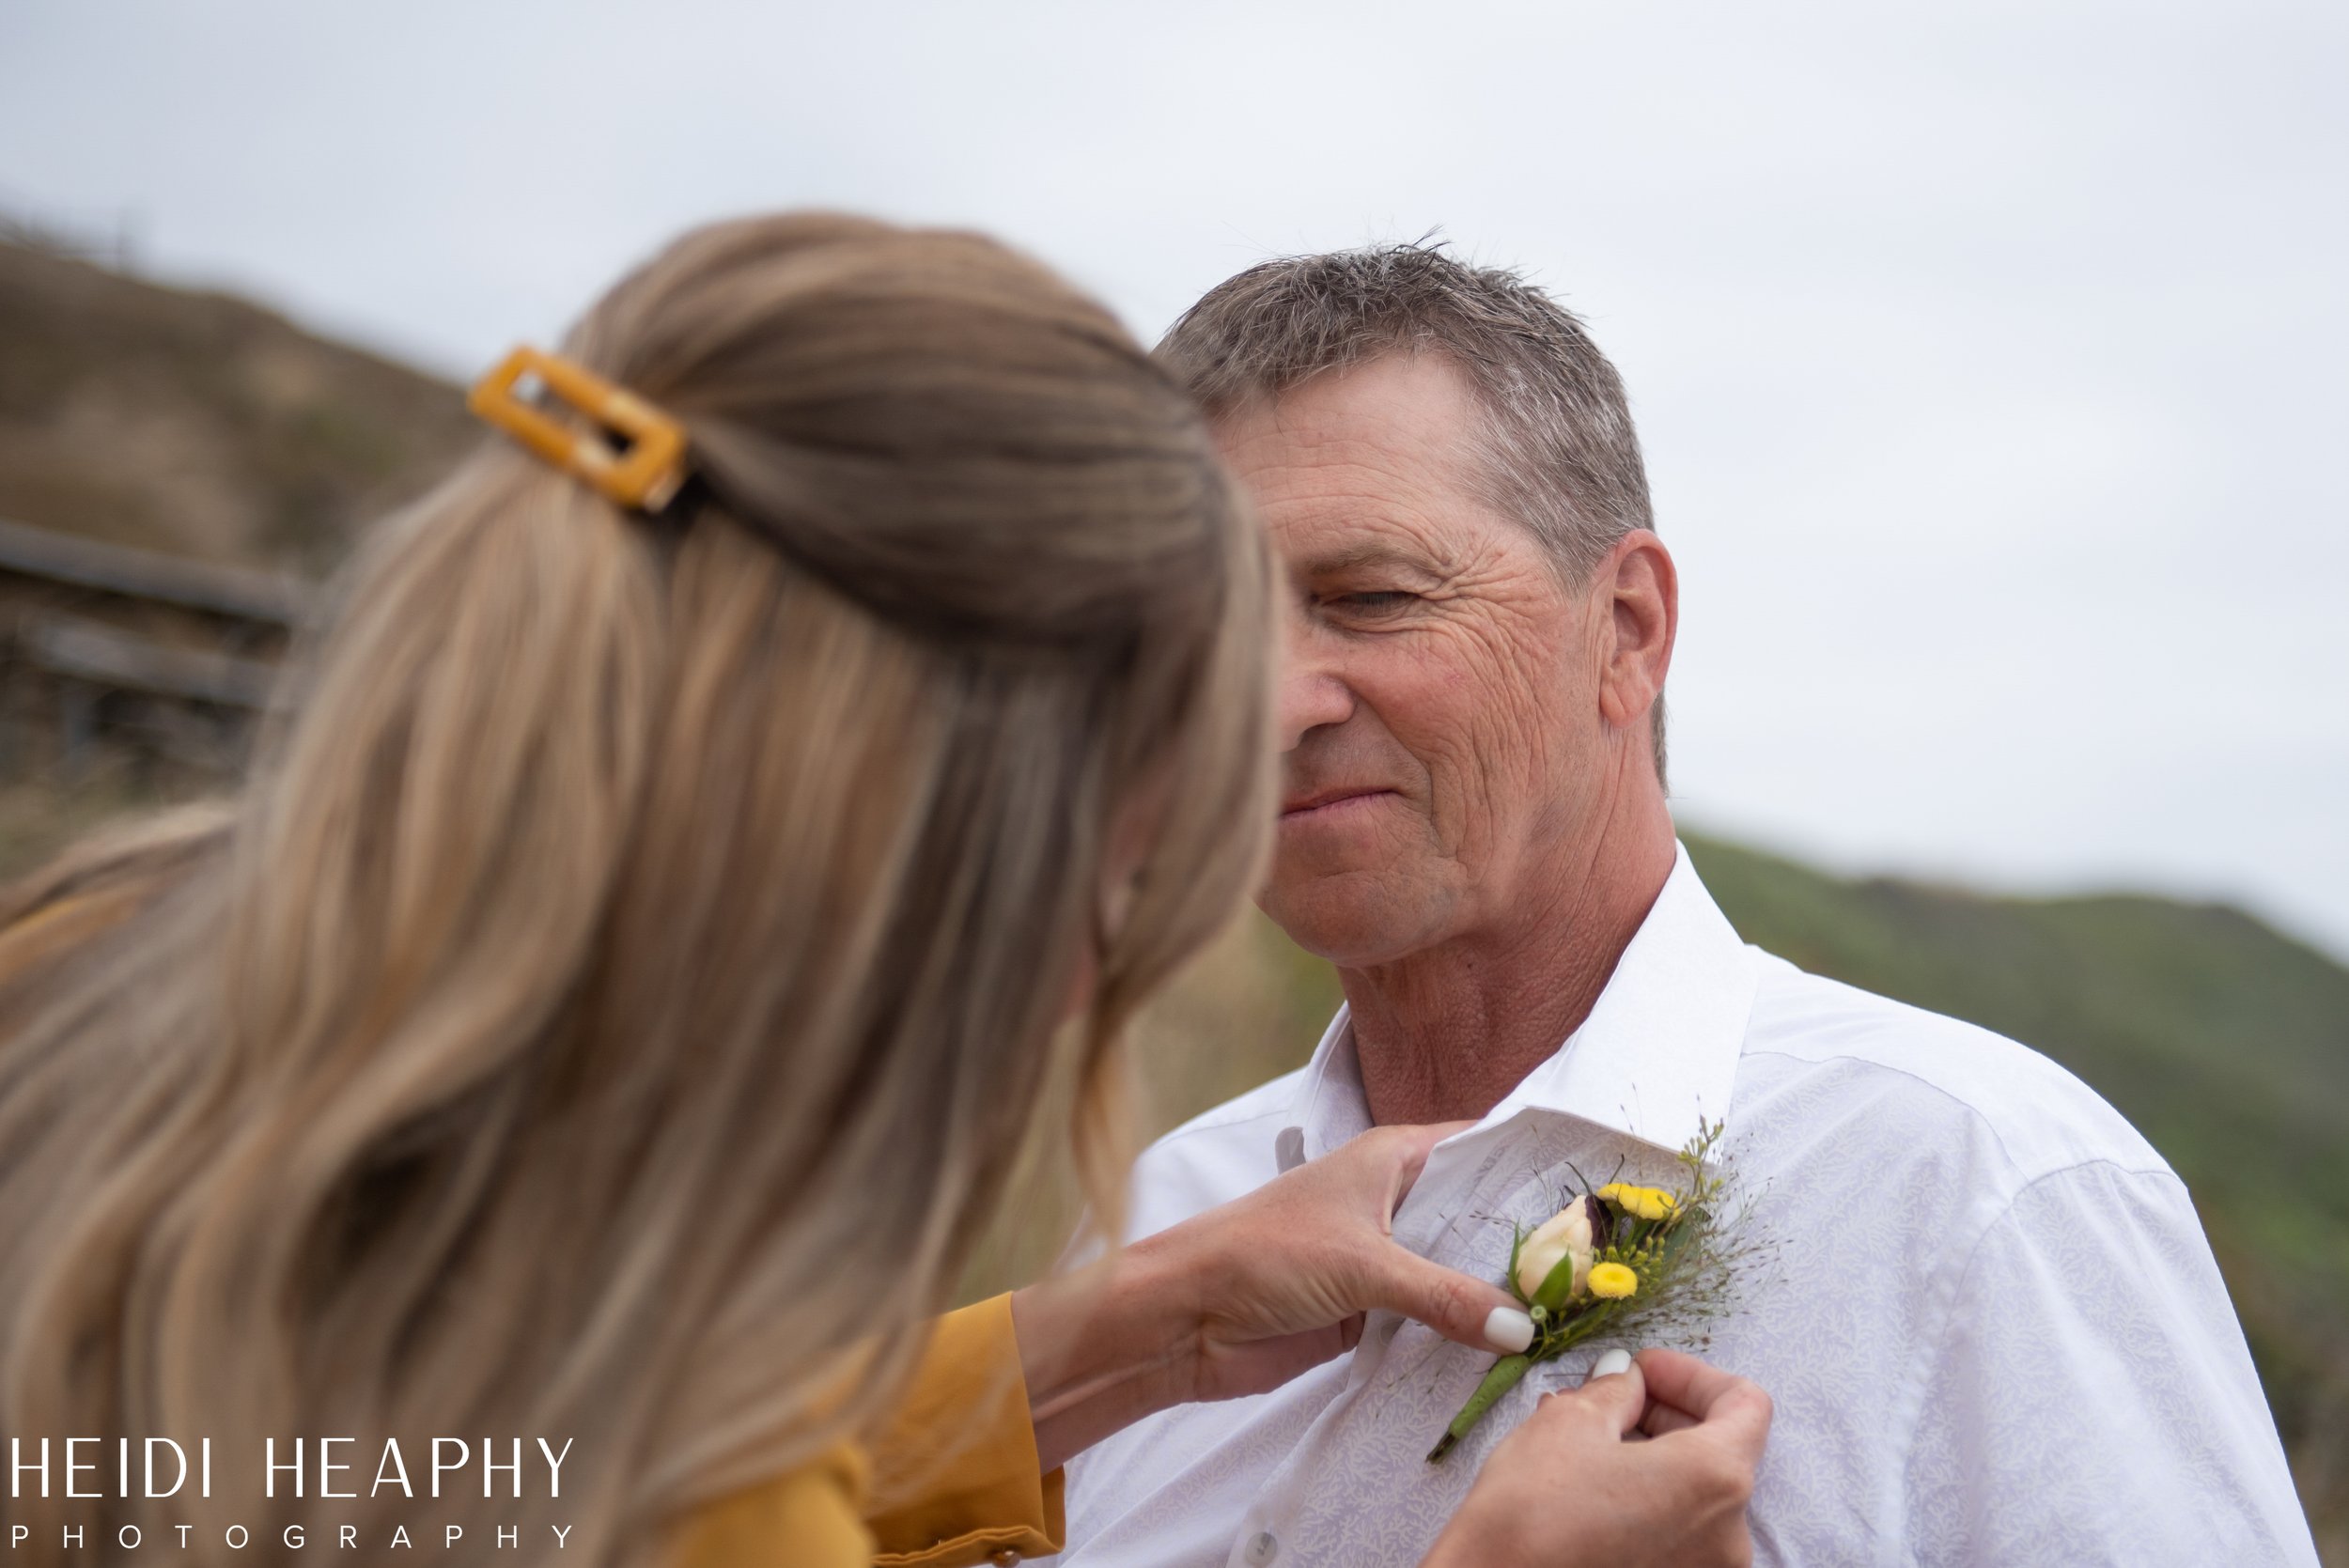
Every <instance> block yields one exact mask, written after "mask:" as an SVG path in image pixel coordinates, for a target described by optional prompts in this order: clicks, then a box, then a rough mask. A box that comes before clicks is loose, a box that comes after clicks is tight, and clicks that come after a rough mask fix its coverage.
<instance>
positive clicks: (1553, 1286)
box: [1533, 1251, 1574, 1312]
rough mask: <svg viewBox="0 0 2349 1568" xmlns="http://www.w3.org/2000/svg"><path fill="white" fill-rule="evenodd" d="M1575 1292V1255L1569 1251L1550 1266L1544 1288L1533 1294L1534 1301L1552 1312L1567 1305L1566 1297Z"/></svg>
mask: <svg viewBox="0 0 2349 1568" xmlns="http://www.w3.org/2000/svg"><path fill="white" fill-rule="evenodd" d="M1573 1290H1574V1253H1573V1252H1571V1251H1569V1252H1567V1253H1566V1254H1565V1256H1563V1257H1562V1258H1560V1259H1559V1260H1558V1261H1557V1262H1556V1263H1554V1264H1552V1265H1549V1272H1548V1274H1545V1275H1543V1276H1542V1288H1541V1289H1539V1290H1537V1291H1535V1292H1534V1293H1533V1299H1534V1301H1535V1302H1536V1303H1537V1304H1539V1305H1541V1306H1544V1307H1548V1309H1549V1310H1550V1311H1551V1312H1556V1311H1557V1310H1558V1309H1559V1308H1561V1307H1563V1306H1564V1305H1565V1304H1566V1296H1568V1295H1569V1294H1570V1293H1571V1292H1572V1291H1573Z"/></svg>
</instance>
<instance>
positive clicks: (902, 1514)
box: [864, 1296, 1066, 1568]
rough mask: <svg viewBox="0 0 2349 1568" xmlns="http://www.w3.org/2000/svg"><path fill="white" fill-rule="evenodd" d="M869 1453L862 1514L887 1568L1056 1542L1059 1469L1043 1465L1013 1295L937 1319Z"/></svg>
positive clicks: (1031, 1550)
mask: <svg viewBox="0 0 2349 1568" xmlns="http://www.w3.org/2000/svg"><path fill="white" fill-rule="evenodd" d="M872 1460H873V1482H872V1502H871V1504H870V1506H869V1508H868V1511H867V1512H866V1514H865V1516H864V1519H865V1523H866V1524H867V1525H868V1526H869V1527H871V1529H872V1531H873V1536H874V1539H875V1542H876V1543H877V1545H878V1547H879V1554H878V1556H877V1557H876V1559H875V1560H876V1561H877V1562H879V1563H882V1564H885V1565H887V1568H960V1565H963V1564H968V1563H975V1562H985V1561H989V1560H995V1561H1008V1560H1012V1558H1013V1557H1046V1556H1050V1554H1052V1553H1054V1552H1057V1551H1059V1550H1060V1549H1061V1545H1062V1542H1063V1540H1064V1539H1065V1536H1066V1524H1065V1522H1064V1519H1063V1516H1062V1510H1061V1472H1060V1471H1058V1470H1054V1471H1053V1472H1052V1473H1051V1474H1050V1475H1049V1476H1048V1475H1043V1474H1041V1473H1040V1472H1039V1470H1038V1466H1037V1460H1036V1452H1035V1428H1034V1426H1033V1425H1032V1424H1030V1422H1029V1420H1028V1386H1027V1383H1026V1380H1025V1379H1024V1378H1023V1377H1022V1376H1021V1375H1020V1371H1019V1340H1018V1339H1017V1338H1016V1337H1015V1336H1014V1335H1013V1333H1012V1326H1011V1297H1010V1296H996V1297H995V1298H994V1299H993V1300H991V1301H982V1302H980V1303H978V1305H976V1306H973V1307H965V1308H963V1309H962V1310H961V1311H960V1312H949V1313H947V1314H946V1315H945V1316H944V1317H942V1318H941V1319H939V1322H938V1328H937V1331H936V1332H935V1333H933V1334H932V1335H931V1337H930V1343H929V1345H928V1347H927V1348H926V1350H925V1351H924V1353H923V1356H922V1364H921V1366H920V1368H919V1370H917V1371H916V1372H915V1374H914V1377H913V1382H912V1385H911V1387H910V1389H908V1391H907V1393H906V1397H905V1400H904V1402H903V1403H902V1404H901V1405H899V1406H898V1407H897V1413H896V1414H895V1415H894V1417H893V1418H891V1420H890V1421H889V1424H888V1426H887V1427H886V1428H885V1429H884V1430H883V1432H882V1433H881V1436H880V1437H879V1440H878V1441H876V1442H875V1443H874V1445H873V1451H872Z"/></svg>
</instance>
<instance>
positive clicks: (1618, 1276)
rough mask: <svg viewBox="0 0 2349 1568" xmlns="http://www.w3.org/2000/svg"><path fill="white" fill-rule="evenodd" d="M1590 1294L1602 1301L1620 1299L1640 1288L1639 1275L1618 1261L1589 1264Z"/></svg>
mask: <svg viewBox="0 0 2349 1568" xmlns="http://www.w3.org/2000/svg"><path fill="white" fill-rule="evenodd" d="M1590 1286H1591V1294H1592V1295H1593V1296H1597V1297H1598V1298H1599V1299H1600V1300H1602V1301H1620V1300H1622V1299H1623V1298H1624V1297H1625V1296H1629V1295H1632V1294H1633V1293H1634V1292H1636V1291H1638V1290H1639V1288H1640V1277H1639V1276H1638V1275H1637V1274H1634V1273H1632V1272H1631V1270H1629V1269H1628V1268H1626V1267H1625V1266H1624V1265H1621V1264H1619V1263H1601V1264H1593V1265H1591V1279H1590Z"/></svg>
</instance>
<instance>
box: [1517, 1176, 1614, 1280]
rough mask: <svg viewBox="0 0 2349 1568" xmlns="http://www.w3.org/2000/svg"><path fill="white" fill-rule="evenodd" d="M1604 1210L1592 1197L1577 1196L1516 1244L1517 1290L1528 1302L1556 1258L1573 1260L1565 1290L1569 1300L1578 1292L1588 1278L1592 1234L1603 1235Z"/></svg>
mask: <svg viewBox="0 0 2349 1568" xmlns="http://www.w3.org/2000/svg"><path fill="white" fill-rule="evenodd" d="M1606 1225H1607V1211H1606V1209H1605V1208H1604V1207H1602V1206H1601V1205H1600V1203H1599V1201H1598V1200H1597V1199H1596V1198H1590V1197H1583V1198H1577V1199H1576V1200H1575V1201H1574V1202H1573V1203H1568V1204H1567V1205H1566V1206H1565V1207H1564V1208H1563V1209H1561V1210H1559V1212H1558V1213H1557V1214H1556V1215H1555V1216H1554V1217H1552V1218H1551V1219H1547V1220H1545V1221H1543V1223H1542V1225H1541V1227H1540V1228H1539V1229H1537V1230H1536V1231H1534V1233H1533V1234H1532V1235H1530V1236H1527V1237H1526V1238H1525V1240H1524V1241H1523V1242H1521V1243H1519V1244H1518V1247H1517V1290H1518V1292H1519V1293H1520V1294H1521V1295H1523V1296H1524V1297H1525V1298H1526V1299H1527V1300H1528V1301H1531V1300H1532V1299H1533V1296H1534V1294H1535V1293H1536V1292H1538V1291H1539V1290H1540V1289H1541V1288H1542V1281H1544V1280H1547V1279H1548V1278H1549V1271H1550V1270H1551V1269H1553V1268H1555V1267H1557V1266H1558V1260H1559V1259H1561V1258H1563V1257H1567V1256H1572V1257H1573V1259H1574V1285H1573V1287H1572V1288H1571V1289H1569V1290H1568V1291H1567V1292H1566V1300H1568V1301H1571V1300H1573V1299H1574V1298H1575V1297H1576V1296H1580V1295H1581V1294H1582V1288H1583V1285H1584V1283H1585V1282H1586V1281H1588V1280H1589V1279H1590V1277H1591V1259H1592V1255H1593V1248H1592V1246H1591V1237H1592V1236H1593V1234H1605V1229H1606Z"/></svg>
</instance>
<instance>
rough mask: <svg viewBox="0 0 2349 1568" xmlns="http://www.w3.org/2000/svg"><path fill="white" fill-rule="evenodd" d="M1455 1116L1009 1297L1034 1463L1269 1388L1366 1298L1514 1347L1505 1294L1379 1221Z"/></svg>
mask: <svg viewBox="0 0 2349 1568" xmlns="http://www.w3.org/2000/svg"><path fill="white" fill-rule="evenodd" d="M1467 1126H1469V1124H1468V1123H1465V1122H1459V1123H1452V1124H1448V1125H1444V1126H1423V1127H1407V1126H1391V1127H1377V1128H1374V1129H1373V1130H1371V1131H1369V1132H1366V1133H1364V1134H1362V1135H1361V1137H1359V1138H1356V1139H1354V1140H1353V1141H1350V1142H1348V1143H1346V1145H1345V1146H1343V1147H1342V1148H1338V1149H1335V1150H1332V1151H1331V1152H1330V1153H1329V1154H1328V1155H1325V1156H1323V1157H1321V1158H1319V1159H1316V1160H1313V1161H1311V1162H1309V1163H1307V1164H1305V1165H1302V1166H1299V1168H1298V1169H1296V1170H1294V1171H1291V1172H1288V1173H1286V1174H1285V1175H1283V1176H1280V1177H1278V1178H1277V1179H1275V1180H1273V1181H1270V1182H1268V1183H1266V1184H1265V1185H1264V1186H1263V1187H1260V1188H1257V1189H1256V1190H1255V1191H1253V1192H1252V1193H1250V1194H1249V1195H1248V1196H1247V1197H1245V1198H1241V1199H1237V1200H1236V1201H1235V1202H1232V1203H1225V1204H1223V1205H1221V1207H1218V1208H1213V1209H1209V1210H1207V1211H1206V1213H1204V1214H1201V1215H1198V1216H1196V1217H1195V1218H1193V1219H1189V1220H1186V1221H1185V1222H1184V1223H1182V1224H1180V1225H1176V1226H1175V1227H1173V1228H1172V1229H1170V1230H1166V1231H1162V1232H1160V1233H1159V1234H1157V1235H1154V1236H1151V1237H1149V1238H1147V1239H1146V1240H1143V1241H1139V1242H1136V1243H1135V1244H1134V1245H1133V1246H1131V1247H1128V1248H1126V1249H1124V1250H1121V1251H1119V1252H1117V1253H1115V1254H1113V1255H1112V1257H1111V1258H1110V1259H1109V1260H1108V1261H1107V1262H1105V1263H1103V1264H1100V1265H1096V1266H1095V1267H1093V1268H1090V1269H1085V1270H1081V1271H1080V1272H1078V1273H1076V1274H1072V1275H1070V1276H1067V1277H1066V1278H1064V1279H1058V1280H1048V1281H1044V1282H1043V1283H1041V1284H1038V1285H1032V1286H1030V1287H1029V1288H1028V1289H1026V1290H1023V1291H1021V1292H1019V1295H1017V1296H1014V1297H1013V1298H1012V1318H1013V1322H1014V1324H1015V1325H1016V1327H1018V1330H1019V1351H1020V1360H1021V1365H1022V1369H1023V1370H1024V1371H1025V1373H1026V1374H1027V1379H1028V1401H1029V1408H1030V1410H1031V1412H1032V1413H1033V1415H1034V1421H1035V1432H1036V1451H1037V1455H1038V1457H1039V1458H1040V1459H1041V1460H1042V1462H1043V1467H1044V1468H1046V1469H1048V1470H1049V1469H1051V1468H1053V1467H1056V1466H1058V1465H1060V1464H1062V1463H1063V1462H1065V1461H1066V1459H1067V1458H1068V1457H1069V1456H1070V1455H1071V1454H1074V1453H1077V1452H1081V1451H1082V1450H1083V1449H1085V1448H1088V1447H1090V1446H1092V1445H1093V1444H1094V1443H1097V1442H1099V1441H1100V1440H1101V1439H1102V1438H1103V1437H1106V1436H1109V1435H1110V1434H1111V1433H1112V1432H1115V1431H1117V1430H1119V1429H1120V1428H1121V1427H1124V1426H1126V1425H1128V1423H1130V1422H1132V1421H1138V1420H1140V1419H1141V1418H1142V1417H1143V1416H1146V1415H1149V1414H1151V1413H1152V1412H1153V1411H1156V1410H1161V1409H1164V1408H1166V1407H1168V1406H1169V1405H1180V1404H1187V1403H1190V1402H1193V1401H1198V1400H1212V1399H1233V1398H1237V1397H1238V1396H1239V1395H1241V1394H1251V1393H1258V1392H1261V1391H1263V1390H1264V1389H1272V1388H1277V1387H1279V1386H1280V1385H1281V1384H1283V1383H1285V1382H1287V1381H1288V1380H1289V1379H1290V1378H1292V1377H1294V1376H1296V1375H1297V1374H1299V1373H1300V1372H1302V1371H1304V1370H1305V1369H1306V1368H1307V1367H1310V1366H1314V1365H1316V1364H1317V1363H1319V1362H1322V1361H1326V1360H1328V1359H1329V1358H1330V1357H1332V1356H1335V1355H1337V1354H1338V1353H1339V1352H1340V1351H1342V1350H1346V1349H1348V1348H1350V1347H1351V1346H1352V1345H1353V1344H1354V1343H1355V1341H1356V1340H1358V1339H1359V1338H1361V1327H1362V1314H1363V1313H1364V1312H1368V1311H1370V1310H1372V1309H1384V1310H1386V1311H1390V1312H1400V1313H1402V1314H1404V1315H1405V1316H1407V1317H1411V1318H1415V1319H1417V1320H1418V1321H1420V1322H1422V1323H1424V1324H1426V1325H1427V1326H1428V1327H1431V1328H1433V1329H1435V1330H1436V1331H1437V1332H1438V1333H1440V1334H1442V1335H1444V1336H1445V1337H1446V1338H1448V1339H1453V1340H1457V1341H1459V1342H1460V1343H1463V1344H1469V1345H1474V1346H1475V1347H1477V1348H1478V1349H1480V1350H1496V1351H1511V1350H1522V1349H1523V1348H1525V1345H1526V1343H1528V1341H1529V1340H1530V1339H1531V1337H1532V1320H1531V1319H1530V1318H1528V1317H1527V1316H1526V1315H1525V1313H1524V1311H1523V1310H1522V1309H1521V1308H1519V1307H1518V1305H1517V1301H1516V1299H1515V1298H1514V1297H1512V1296H1510V1295H1509V1294H1508V1293H1507V1292H1506V1291H1503V1290H1502V1289H1501V1288H1500V1287H1499V1286H1497V1285H1491V1284H1486V1283H1485V1282H1484V1281H1478V1280H1471V1279H1470V1278H1469V1277H1468V1276H1466V1275H1464V1274H1455V1273H1454V1272H1453V1271H1452V1270H1450V1269H1448V1268H1444V1267H1441V1266H1439V1265H1436V1264H1432V1263H1430V1262H1428V1261H1427V1260H1426V1259H1425V1258H1423V1257H1421V1256H1419V1255H1418V1254H1417V1253H1415V1252H1412V1251H1410V1250H1408V1249H1407V1248H1405V1247H1403V1246H1402V1245H1400V1244H1399V1243H1397V1242H1396V1241H1395V1239H1394V1237H1393V1234H1392V1228H1391V1226H1392V1219H1393V1218H1394V1211H1395V1207H1396V1205H1397V1204H1399V1203H1401V1202H1402V1201H1403V1195H1404V1194H1405V1193H1406V1192H1408V1191H1409V1190H1410V1187H1411V1183H1412V1182H1414V1181H1415V1180H1417V1179H1418V1177H1419V1172H1420V1170H1421V1168H1422V1167H1423V1166H1424V1165H1425V1164H1426V1162H1427V1155H1428V1151H1429V1150H1431V1149H1433V1148H1434V1147H1435V1146H1436V1144H1437V1143H1439V1141H1442V1140H1443V1139H1445V1138H1446V1137H1449V1136H1450V1135H1451V1134H1453V1133H1455V1132H1459V1131H1461V1130H1463V1129H1464V1128H1465V1127H1467Z"/></svg>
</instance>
